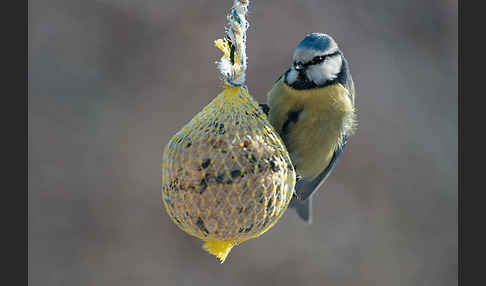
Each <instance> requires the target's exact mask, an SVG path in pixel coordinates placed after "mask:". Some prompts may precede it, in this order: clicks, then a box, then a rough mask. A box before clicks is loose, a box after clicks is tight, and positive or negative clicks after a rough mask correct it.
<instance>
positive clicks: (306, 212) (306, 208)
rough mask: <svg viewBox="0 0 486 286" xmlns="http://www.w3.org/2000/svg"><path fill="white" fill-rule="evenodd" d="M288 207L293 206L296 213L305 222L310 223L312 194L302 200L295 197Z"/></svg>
mask: <svg viewBox="0 0 486 286" xmlns="http://www.w3.org/2000/svg"><path fill="white" fill-rule="evenodd" d="M290 207H291V208H294V209H295V211H296V212H297V215H298V216H299V217H300V218H301V219H302V220H303V221H305V222H306V223H308V224H311V223H312V196H311V197H309V198H307V199H306V200H304V201H302V200H299V199H297V198H295V197H293V198H292V200H291V201H290Z"/></svg>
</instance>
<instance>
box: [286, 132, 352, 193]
mask: <svg viewBox="0 0 486 286" xmlns="http://www.w3.org/2000/svg"><path fill="white" fill-rule="evenodd" d="M347 139H348V137H347V136H346V135H344V136H343V141H342V144H341V146H339V148H338V149H336V151H334V154H333V156H332V159H331V162H329V165H328V166H327V167H326V169H324V171H322V172H321V173H320V174H319V176H317V177H316V178H315V179H314V180H312V181H306V180H305V179H303V178H302V179H300V180H298V181H297V182H296V183H295V194H296V197H297V199H300V200H306V199H307V198H309V197H310V196H311V195H312V194H313V193H314V192H315V191H316V190H317V189H318V188H319V187H320V186H321V185H322V184H323V183H324V182H325V181H326V180H327V178H328V177H329V175H330V174H331V172H332V170H334V168H335V167H336V164H337V162H338V161H339V158H340V157H341V155H342V153H343V152H344V148H345V147H346V143H347Z"/></svg>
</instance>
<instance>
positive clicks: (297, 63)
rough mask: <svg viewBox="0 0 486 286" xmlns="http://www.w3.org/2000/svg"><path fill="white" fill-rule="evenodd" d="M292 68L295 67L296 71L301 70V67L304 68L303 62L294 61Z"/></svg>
mask: <svg viewBox="0 0 486 286" xmlns="http://www.w3.org/2000/svg"><path fill="white" fill-rule="evenodd" d="M294 69H295V70H296V71H301V70H303V69H304V64H303V63H301V62H296V63H294Z"/></svg>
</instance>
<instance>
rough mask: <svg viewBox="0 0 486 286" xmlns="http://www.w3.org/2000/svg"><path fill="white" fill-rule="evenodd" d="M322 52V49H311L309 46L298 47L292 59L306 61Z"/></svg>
mask: <svg viewBox="0 0 486 286" xmlns="http://www.w3.org/2000/svg"><path fill="white" fill-rule="evenodd" d="M320 54H322V51H318V50H314V49H309V48H297V49H295V51H294V56H293V57H292V59H293V60H294V62H303V63H306V62H308V61H310V60H312V59H313V58H314V57H315V56H317V55H320Z"/></svg>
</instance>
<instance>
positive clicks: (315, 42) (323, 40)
mask: <svg viewBox="0 0 486 286" xmlns="http://www.w3.org/2000/svg"><path fill="white" fill-rule="evenodd" d="M333 47H336V43H335V42H334V40H333V39H332V38H331V37H330V36H329V35H326V34H319V33H312V34H309V35H307V36H306V37H305V38H304V39H303V40H302V42H300V43H299V45H298V46H297V49H313V50H317V51H326V50H329V49H330V48H333Z"/></svg>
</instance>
